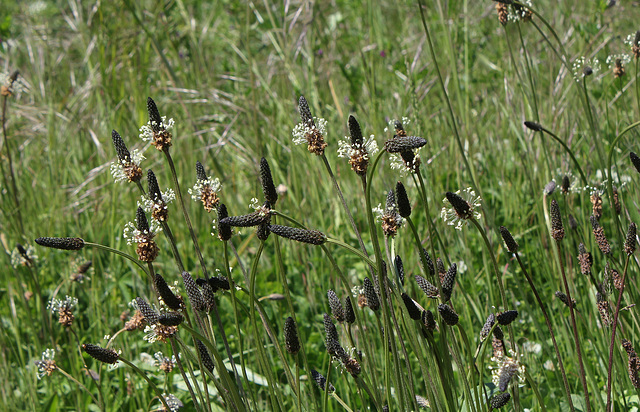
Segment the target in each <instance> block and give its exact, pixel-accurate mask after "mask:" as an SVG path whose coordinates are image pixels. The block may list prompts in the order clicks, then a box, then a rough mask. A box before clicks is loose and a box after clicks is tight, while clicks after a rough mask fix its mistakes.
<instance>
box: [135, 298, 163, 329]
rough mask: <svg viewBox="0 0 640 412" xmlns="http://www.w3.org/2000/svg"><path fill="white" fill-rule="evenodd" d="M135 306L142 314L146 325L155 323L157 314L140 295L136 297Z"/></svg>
mask: <svg viewBox="0 0 640 412" xmlns="http://www.w3.org/2000/svg"><path fill="white" fill-rule="evenodd" d="M136 306H137V307H138V310H139V311H140V313H142V316H144V320H145V321H146V322H147V324H148V325H155V324H156V323H158V314H157V313H156V311H155V310H153V309H152V308H151V306H150V305H149V304H148V303H147V301H146V300H144V299H142V298H141V297H137V298H136Z"/></svg>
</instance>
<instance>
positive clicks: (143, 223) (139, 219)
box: [136, 207, 150, 234]
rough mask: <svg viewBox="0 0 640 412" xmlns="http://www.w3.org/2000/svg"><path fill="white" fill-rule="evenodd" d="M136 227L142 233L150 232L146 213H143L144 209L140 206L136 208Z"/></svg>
mask: <svg viewBox="0 0 640 412" xmlns="http://www.w3.org/2000/svg"><path fill="white" fill-rule="evenodd" d="M136 227H137V228H138V230H139V231H141V232H142V233H145V234H148V233H149V232H150V230H149V221H148V220H147V215H146V214H145V213H144V209H142V208H141V207H138V210H136Z"/></svg>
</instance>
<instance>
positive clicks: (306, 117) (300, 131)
mask: <svg viewBox="0 0 640 412" xmlns="http://www.w3.org/2000/svg"><path fill="white" fill-rule="evenodd" d="M298 109H299V110H300V118H301V120H302V121H301V122H300V123H298V124H297V125H296V126H295V127H294V128H293V132H292V136H293V143H294V144H304V143H306V144H307V150H309V152H310V153H313V154H315V155H318V156H321V155H323V154H324V149H325V148H326V147H327V143H326V142H325V141H324V136H325V134H326V128H327V121H326V120H325V119H323V118H316V117H312V116H311V110H310V109H309V104H308V103H307V100H306V99H305V98H304V96H300V100H299V102H298Z"/></svg>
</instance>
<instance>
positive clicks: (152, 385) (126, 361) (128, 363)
mask: <svg viewBox="0 0 640 412" xmlns="http://www.w3.org/2000/svg"><path fill="white" fill-rule="evenodd" d="M118 360H120V361H121V362H122V363H124V364H126V365H127V366H129V367H130V368H131V369H133V371H134V372H135V373H137V374H138V375H140V376H141V377H142V378H143V379H144V380H145V381H147V383H148V384H149V386H150V387H151V389H153V391H154V392H155V393H156V396H157V397H158V398H159V399H160V402H162V405H164V407H165V408H166V409H167V410H168V411H170V410H171V409H170V408H169V405H167V400H166V399H165V398H164V396H162V392H160V389H158V387H157V386H156V384H155V383H153V382H152V381H151V379H149V377H148V376H147V374H146V373H144V372H143V371H142V370H140V369H139V368H138V367H137V366H136V365H134V364H133V363H131V362H129V361H128V360H127V359H125V358H123V357H122V356H120V357H119V358H118Z"/></svg>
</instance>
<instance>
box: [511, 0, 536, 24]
mask: <svg viewBox="0 0 640 412" xmlns="http://www.w3.org/2000/svg"><path fill="white" fill-rule="evenodd" d="M520 3H522V4H523V6H521V5H519V4H511V6H510V7H509V14H508V15H507V19H508V20H509V21H510V22H512V23H515V22H518V21H522V22H528V21H530V20H531V17H532V16H533V13H532V12H531V10H530V9H529V8H530V7H532V6H533V3H532V2H531V0H522V1H521V2H520Z"/></svg>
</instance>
